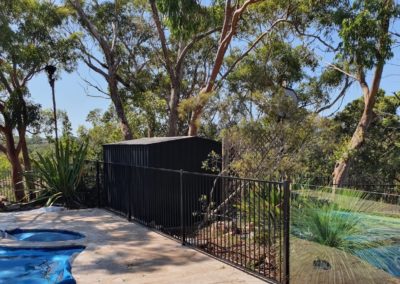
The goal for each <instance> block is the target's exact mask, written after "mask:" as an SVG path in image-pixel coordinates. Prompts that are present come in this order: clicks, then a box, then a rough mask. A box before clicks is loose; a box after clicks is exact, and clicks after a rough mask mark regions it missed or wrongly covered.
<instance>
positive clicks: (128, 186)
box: [124, 166, 139, 222]
mask: <svg viewBox="0 0 400 284" xmlns="http://www.w3.org/2000/svg"><path fill="white" fill-rule="evenodd" d="M124 169H125V176H126V177H128V184H127V185H125V186H127V190H128V198H127V202H128V214H127V219H128V222H130V221H131V220H132V197H131V190H132V185H133V182H132V172H131V169H130V167H127V166H124ZM138 175H139V174H138V173H137V168H136V167H135V174H134V177H135V178H134V180H136V181H137V179H138Z"/></svg>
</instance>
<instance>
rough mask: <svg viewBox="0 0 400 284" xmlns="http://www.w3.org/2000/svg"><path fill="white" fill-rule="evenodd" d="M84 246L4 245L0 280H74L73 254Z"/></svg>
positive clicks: (43, 283)
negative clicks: (17, 246) (12, 246)
mask: <svg viewBox="0 0 400 284" xmlns="http://www.w3.org/2000/svg"><path fill="white" fill-rule="evenodd" d="M84 249H85V247H84V246H70V247H57V248H10V247H0V283H1V284H6V283H13V284H50V283H52V284H54V283H58V284H73V283H76V281H75V280H74V278H73V277H72V274H71V263H70V261H71V258H72V257H73V256H74V255H76V254H79V253H80V252H82V251H83V250H84Z"/></svg>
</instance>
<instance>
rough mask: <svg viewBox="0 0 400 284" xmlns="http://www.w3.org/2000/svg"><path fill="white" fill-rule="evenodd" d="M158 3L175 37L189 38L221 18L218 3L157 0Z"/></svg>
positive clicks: (192, 0) (193, 0) (214, 24)
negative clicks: (210, 4) (206, 4)
mask: <svg viewBox="0 0 400 284" xmlns="http://www.w3.org/2000/svg"><path fill="white" fill-rule="evenodd" d="M157 5H158V8H159V10H160V12H161V13H163V14H165V15H166V16H167V25H168V26H169V27H170V31H171V33H172V34H173V35H174V36H175V37H182V38H189V37H191V36H193V35H195V34H196V33H198V32H202V31H204V30H206V29H207V28H209V27H212V26H216V22H217V21H220V20H221V19H220V15H219V14H220V12H221V10H220V9H219V6H218V5H212V6H211V7H206V6H202V5H201V4H200V3H199V1H198V0H157Z"/></svg>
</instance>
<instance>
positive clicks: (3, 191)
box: [0, 173, 15, 201]
mask: <svg viewBox="0 0 400 284" xmlns="http://www.w3.org/2000/svg"><path fill="white" fill-rule="evenodd" d="M0 195H1V196H4V197H6V198H7V200H8V201H15V193H14V189H13V184H12V177H11V173H6V174H3V175H2V176H1V177H0Z"/></svg>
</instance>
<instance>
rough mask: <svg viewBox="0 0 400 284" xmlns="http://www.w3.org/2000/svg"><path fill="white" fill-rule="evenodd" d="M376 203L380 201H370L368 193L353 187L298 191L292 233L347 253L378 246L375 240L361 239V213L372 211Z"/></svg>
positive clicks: (293, 212)
mask: <svg viewBox="0 0 400 284" xmlns="http://www.w3.org/2000/svg"><path fill="white" fill-rule="evenodd" d="M376 206H379V203H375V202H371V201H370V200H369V198H368V194H366V193H364V192H358V191H353V190H340V191H338V192H337V193H335V194H332V193H329V192H327V191H326V190H322V191H319V192H315V191H314V192H313V191H306V192H301V193H299V192H298V193H297V194H296V198H295V201H294V202H292V232H293V233H294V234H295V235H296V236H299V237H301V238H304V239H307V240H310V241H314V242H317V243H320V244H322V245H326V246H330V247H334V248H338V249H341V250H343V251H346V252H350V253H354V252H356V251H357V250H360V249H363V248H368V247H374V246H379V244H378V242H377V241H374V240H366V239H365V238H362V236H363V235H365V228H364V227H363V226H362V219H363V214H362V213H365V212H372V211H374V210H373V207H376Z"/></svg>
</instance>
